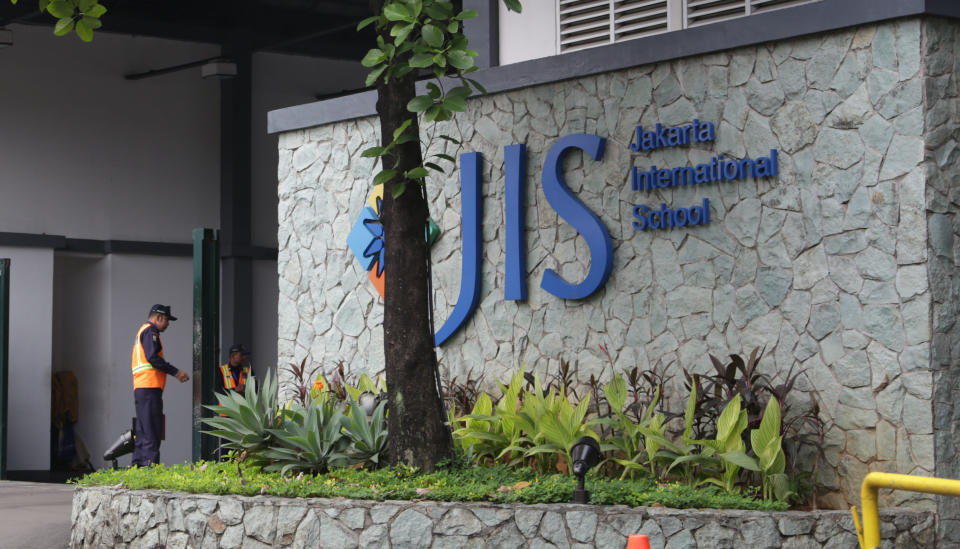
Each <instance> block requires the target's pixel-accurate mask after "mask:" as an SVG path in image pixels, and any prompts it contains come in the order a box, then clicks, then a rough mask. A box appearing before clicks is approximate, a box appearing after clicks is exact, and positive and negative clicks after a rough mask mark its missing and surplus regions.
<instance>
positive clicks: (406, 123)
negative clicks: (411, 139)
mask: <svg viewBox="0 0 960 549" xmlns="http://www.w3.org/2000/svg"><path fill="white" fill-rule="evenodd" d="M412 123H413V120H412V119H410V118H408V119H406V120H404V121H403V123H402V124H400V126H399V127H398V128H397V129H395V130H393V140H394V141H396V140H397V138H398V137H400V136H401V135H403V132H405V131H406V130H407V128H409V127H410V124H412Z"/></svg>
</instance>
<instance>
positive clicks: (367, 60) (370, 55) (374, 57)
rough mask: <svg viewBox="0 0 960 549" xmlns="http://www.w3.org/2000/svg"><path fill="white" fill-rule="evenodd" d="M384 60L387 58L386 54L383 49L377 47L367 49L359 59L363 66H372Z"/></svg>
mask: <svg viewBox="0 0 960 549" xmlns="http://www.w3.org/2000/svg"><path fill="white" fill-rule="evenodd" d="M386 60H387V55H386V54H385V53H384V52H383V50H381V49H378V48H373V49H372V50H370V51H368V52H367V54H366V55H364V56H363V59H361V60H360V64H361V65H363V66H364V67H374V66H376V65H379V64H380V63H383V62H384V61H386Z"/></svg>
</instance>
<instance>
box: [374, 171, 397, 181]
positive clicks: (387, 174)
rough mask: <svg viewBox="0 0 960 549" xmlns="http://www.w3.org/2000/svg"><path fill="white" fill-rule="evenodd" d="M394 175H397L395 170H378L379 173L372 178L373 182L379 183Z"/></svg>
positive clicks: (388, 179)
mask: <svg viewBox="0 0 960 549" xmlns="http://www.w3.org/2000/svg"><path fill="white" fill-rule="evenodd" d="M395 175H397V170H380V173H378V174H377V175H376V176H375V177H374V178H373V184H374V185H380V184H383V183H386V182H387V181H390V179H391V178H392V177H393V176H395Z"/></svg>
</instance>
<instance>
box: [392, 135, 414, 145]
mask: <svg viewBox="0 0 960 549" xmlns="http://www.w3.org/2000/svg"><path fill="white" fill-rule="evenodd" d="M416 140H417V136H416V135H413V134H412V133H405V134H403V135H401V136H400V138H399V139H397V140H396V141H395V143H396V144H397V145H403V144H404V143H409V142H411V141H416Z"/></svg>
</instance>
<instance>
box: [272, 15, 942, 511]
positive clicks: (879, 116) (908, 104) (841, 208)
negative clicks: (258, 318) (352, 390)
mask: <svg viewBox="0 0 960 549" xmlns="http://www.w3.org/2000/svg"><path fill="white" fill-rule="evenodd" d="M955 33H956V24H955V23H947V22H935V23H931V22H927V21H921V20H919V19H907V20H900V21H896V22H889V23H883V24H878V25H874V26H865V27H860V28H853V29H848V30H843V31H838V32H833V33H827V34H823V35H817V36H810V37H804V38H799V39H794V40H788V41H784V42H779V43H771V44H765V45H762V46H759V47H749V48H742V49H737V50H732V51H728V52H719V53H715V54H711V55H706V56H699V57H691V58H685V59H681V60H677V61H673V62H668V63H661V64H657V65H650V66H641V67H636V68H633V69H630V70H626V71H621V72H615V73H608V74H602V75H599V76H591V77H584V78H580V79H576V80H571V81H565V82H560V83H555V84H550V85H543V86H537V87H533V88H527V89H523V90H519V91H512V92H506V93H501V94H495V95H491V96H485V97H479V98H475V99H472V100H471V101H470V102H469V107H468V112H467V113H464V114H463V115H460V116H458V117H457V118H455V119H454V120H453V121H451V122H450V123H446V124H442V125H440V127H439V128H438V132H440V133H447V134H450V135H453V136H455V137H457V138H460V139H462V140H463V142H464V149H463V150H464V151H478V152H481V153H482V154H483V157H484V162H483V181H484V183H483V197H484V199H483V208H484V209H483V267H482V273H483V274H482V279H483V289H482V295H481V303H480V306H479V308H478V311H477V313H476V314H475V315H474V317H473V318H472V320H470V321H469V322H468V324H467V325H466V327H465V329H463V330H461V331H460V332H459V333H458V334H457V335H455V336H454V337H453V338H451V340H450V341H449V342H448V343H447V344H446V345H445V346H444V347H442V348H441V352H440V354H441V364H442V368H444V369H445V370H446V372H447V373H448V375H450V376H451V377H453V376H458V377H460V378H461V379H462V378H463V376H464V375H465V374H466V372H467V371H469V370H473V373H474V375H477V374H478V373H479V372H481V371H482V372H483V374H484V375H485V376H486V380H487V381H488V382H489V383H492V381H493V380H494V379H498V378H499V379H506V378H507V377H508V376H509V375H510V374H512V373H513V372H514V371H516V369H517V368H519V367H520V365H521V364H525V365H526V367H527V369H528V370H531V369H532V370H534V371H536V372H538V373H539V374H540V375H541V376H544V375H549V374H550V373H553V372H556V369H557V366H558V365H559V361H560V359H566V360H569V361H571V362H572V363H573V364H574V365H575V367H576V372H577V376H578V380H579V381H580V382H584V381H586V380H587V379H589V378H590V376H591V375H596V376H600V377H605V376H609V375H610V367H609V365H608V362H607V358H606V356H605V355H604V353H603V352H602V351H601V350H600V345H604V346H605V347H606V349H608V350H609V352H610V354H611V356H612V359H613V361H614V362H615V364H616V368H618V369H628V368H632V367H633V366H635V365H639V366H641V367H642V368H654V367H661V368H663V367H667V366H669V367H670V370H669V372H670V373H672V374H673V375H677V376H678V374H679V371H680V368H684V369H687V370H691V371H696V372H703V371H706V369H707V368H709V360H708V354H714V355H716V356H720V357H723V356H725V355H727V354H730V353H748V352H749V351H750V350H752V349H753V348H756V347H764V348H765V349H766V354H765V358H764V360H763V367H764V369H765V372H766V373H768V374H769V375H771V376H779V377H780V378H782V376H783V375H784V374H785V373H786V372H788V371H790V369H791V368H795V369H802V370H804V371H805V374H804V375H803V376H802V378H801V381H800V383H799V384H798V388H799V389H800V390H801V391H805V392H809V393H815V394H816V396H817V398H818V399H819V401H820V402H821V413H822V417H823V419H824V421H825V422H826V424H827V427H828V430H827V437H826V440H825V443H824V445H823V449H824V451H825V460H824V461H822V462H821V465H820V472H819V479H818V480H819V482H820V483H821V484H822V486H823V487H824V489H825V490H826V491H827V492H828V493H827V494H826V495H825V497H824V498H823V500H822V501H821V504H823V505H827V506H833V507H836V508H843V507H844V506H846V505H849V504H852V503H855V502H856V501H857V500H858V499H859V483H860V481H861V479H862V478H863V476H864V475H865V474H866V473H867V472H868V471H871V470H880V471H888V472H899V473H908V474H923V475H929V474H933V473H934V470H935V468H936V467H935V460H934V435H933V426H934V417H933V408H934V407H933V404H932V395H933V393H934V384H933V381H934V366H933V364H940V365H941V366H937V375H939V376H946V377H945V378H944V379H948V380H949V379H953V378H952V377H950V376H952V375H955V374H952V373H951V372H950V371H949V369H947V368H944V367H943V366H945V365H948V364H949V362H950V360H949V357H950V356H953V355H954V354H955V353H956V351H954V350H953V349H952V346H953V345H956V342H957V341H960V339H958V338H956V337H954V330H955V329H956V328H954V327H953V326H954V324H953V321H954V316H955V315H954V313H953V312H951V311H954V310H955V308H956V304H957V298H956V296H957V289H956V284H955V283H954V282H953V278H952V276H950V275H949V274H948V275H944V273H949V272H951V271H950V269H952V265H953V258H954V257H955V248H956V244H955V243H956V242H960V241H957V240H949V239H950V238H952V234H953V233H952V232H951V231H952V230H953V229H952V225H951V223H953V221H952V220H953V217H952V213H951V214H949V215H947V214H948V213H949V212H952V208H953V203H952V202H951V199H952V194H951V192H950V191H951V189H952V181H953V179H955V176H954V175H952V174H950V176H949V177H946V176H943V175H941V173H940V170H942V169H943V170H944V171H945V172H947V171H949V170H948V169H949V168H953V167H954V164H955V159H956V153H955V151H956V149H955V144H954V143H955V140H954V137H953V134H955V132H956V128H957V124H956V112H955V110H956V105H955V100H954V98H955V96H956V94H955V93H954V91H953V90H954V88H955V86H956V79H955V78H956V68H955V66H954V65H953V64H951V60H952V59H953V57H951V56H952V55H953V48H954V47H955V46H954V44H955V40H954V38H953V36H954V35H955ZM925 36H926V38H925ZM925 84H926V88H927V90H926V91H927V98H928V99H927V100H926V103H925V99H924V89H925ZM936 90H942V93H941V95H939V96H938V95H932V94H931V92H932V91H936ZM694 118H698V119H700V120H702V121H710V122H713V123H715V124H716V127H717V139H716V141H715V142H713V143H706V144H698V145H692V146H689V147H680V148H669V149H662V150H658V151H653V152H648V153H641V154H635V153H631V151H630V150H629V148H628V145H629V143H630V142H631V140H632V137H633V130H634V127H635V126H636V125H638V124H642V125H644V126H645V127H648V128H649V127H651V126H653V125H655V124H657V123H662V124H663V125H664V126H673V125H679V124H684V123H689V122H690V121H691V120H692V119H694ZM577 132H585V133H591V134H596V135H600V136H603V137H606V138H607V139H608V141H607V145H606V149H605V152H604V158H603V161H602V162H595V161H593V160H591V159H590V158H589V157H587V156H586V155H584V154H580V153H570V154H568V155H567V157H566V158H565V162H564V174H565V177H566V183H567V185H568V186H569V187H570V188H571V189H572V190H573V191H574V192H575V193H576V194H577V196H578V197H579V198H580V200H582V201H583V202H584V203H585V204H586V205H587V206H588V207H590V208H591V209H592V210H593V211H594V212H597V213H598V215H599V216H600V218H601V219H602V220H603V222H604V224H605V225H606V227H607V228H608V230H609V231H610V234H611V236H612V239H613V246H614V250H615V252H614V254H615V255H614V268H613V274H612V276H611V277H610V280H609V282H608V283H607V285H606V287H605V289H604V290H603V291H601V292H598V293H597V294H595V295H593V296H591V297H590V298H588V299H584V300H580V301H563V300H560V299H557V298H555V297H553V296H552V295H549V294H547V293H545V292H544V291H543V290H541V289H540V287H539V282H540V279H541V277H542V275H543V273H544V271H545V270H546V269H554V270H556V271H557V272H559V273H560V274H561V275H562V276H563V277H564V278H566V279H567V280H568V281H571V282H578V281H579V280H581V279H582V278H583V276H584V275H585V273H586V272H587V269H588V267H589V260H590V259H589V258H590V254H589V251H588V250H587V247H586V245H585V242H584V240H583V239H582V238H580V237H579V236H578V235H577V234H576V232H575V231H574V230H573V229H572V228H571V227H570V225H568V224H566V223H564V222H562V221H561V220H560V219H559V218H558V216H557V214H556V213H555V212H554V211H553V210H552V209H551V208H550V207H549V206H548V205H547V203H546V200H545V198H544V195H543V192H542V190H541V187H540V170H541V169H542V165H543V159H544V156H545V155H546V152H547V150H548V149H549V147H550V146H551V145H552V144H553V143H554V142H555V141H556V139H557V138H558V137H559V136H563V135H567V134H570V133H577ZM377 141H378V130H377V126H376V125H375V124H374V123H373V120H372V119H361V120H348V121H343V122H339V123H335V124H331V125H327V126H323V127H316V128H312V129H309V130H303V131H295V132H289V133H286V134H283V135H281V137H280V163H279V169H278V178H279V189H278V192H279V198H280V202H279V219H280V228H279V246H280V251H279V259H278V263H279V265H278V268H279V275H280V276H279V279H280V280H279V283H280V304H279V315H280V323H279V328H280V333H279V338H280V341H279V364H280V365H281V366H283V365H286V364H290V363H296V364H299V363H300V361H301V360H302V359H303V358H304V357H307V356H309V358H310V360H309V361H308V362H309V363H312V364H313V368H314V371H316V369H317V368H322V369H323V370H324V371H326V372H329V371H331V370H332V369H333V368H334V367H335V365H336V364H337V363H338V362H340V361H343V362H344V363H345V364H346V365H347V366H348V367H349V368H350V369H351V370H352V371H354V372H357V371H366V372H368V373H370V374H375V373H377V372H379V371H381V370H382V364H383V342H382V330H381V328H380V325H381V322H382V318H383V306H382V302H381V299H380V297H379V295H378V294H377V293H376V291H375V290H374V288H373V285H372V284H370V283H369V282H368V281H367V273H366V271H364V270H363V269H362V268H361V266H360V264H359V263H358V261H357V260H356V259H355V258H354V257H353V254H352V253H351V252H350V251H349V249H348V248H347V246H346V237H347V234H348V233H349V232H350V229H351V227H352V225H353V223H354V220H355V219H356V218H357V216H358V215H359V213H360V211H361V209H362V208H363V207H364V205H365V203H366V201H367V197H368V195H369V194H370V191H371V186H370V181H371V178H372V173H373V171H374V164H373V162H372V161H370V160H368V159H361V158H359V152H360V151H361V150H362V149H363V148H365V147H367V146H370V145H372V144H375V143H377ZM436 141H437V142H439V141H440V140H436ZM514 143H525V144H526V146H527V151H528V155H527V166H528V168H527V172H528V173H527V178H526V192H527V194H526V204H527V208H526V229H527V233H526V245H527V271H528V272H529V299H528V300H527V301H525V302H516V301H505V300H504V299H503V286H504V275H503V271H504V253H503V250H504V247H505V244H504V232H505V229H504V226H505V221H504V214H503V211H504V206H503V204H504V197H503V187H504V183H503V147H504V146H505V145H510V144H514ZM770 149H778V150H779V159H780V175H779V176H778V177H776V178H767V179H759V180H754V179H746V180H741V181H736V182H726V183H711V184H705V185H699V186H696V187H692V188H677V189H675V190H671V189H666V190H662V192H654V193H650V194H647V193H643V192H638V191H633V190H631V188H630V182H629V179H628V170H629V167H630V166H632V165H636V166H638V167H640V169H646V168H648V167H649V166H651V165H656V166H660V167H679V166H688V165H695V164H698V163H702V162H708V161H709V159H710V158H712V157H714V156H715V155H717V154H723V155H725V156H726V157H728V158H743V157H751V158H757V157H760V156H765V155H767V154H768V153H769V151H770ZM431 152H433V150H431ZM448 152H449V151H448ZM953 172H954V173H955V170H953ZM428 193H429V197H430V201H431V205H430V207H431V213H432V216H433V218H434V219H435V220H436V221H437V223H438V224H439V225H440V227H441V230H442V236H441V238H440V240H439V241H438V242H437V243H436V245H435V246H434V248H433V260H434V279H435V287H436V292H435V294H436V295H435V302H436V311H437V323H438V326H439V323H441V322H443V321H444V320H445V319H446V317H447V315H448V314H449V312H450V311H451V310H452V309H453V305H454V303H455V301H456V299H457V295H458V291H459V279H460V253H459V225H460V213H459V202H460V199H459V183H458V181H457V179H456V177H455V176H453V175H451V176H450V177H448V178H446V179H443V178H439V177H436V176H431V178H430V180H429V181H428ZM704 197H706V198H708V199H709V201H710V204H711V223H710V224H709V225H706V226H699V227H690V228H684V229H672V230H660V231H637V230H635V229H634V228H633V226H632V222H633V221H634V217H633V215H632V210H633V207H634V206H635V205H636V204H646V205H648V206H651V207H654V208H657V207H659V205H660V204H661V203H665V204H667V205H668V206H671V207H681V206H689V205H691V204H694V203H699V201H700V200H701V199H702V198H704ZM928 212H929V213H928ZM928 224H929V227H930V232H929V233H928ZM928 234H929V236H928ZM387 276H389V266H387ZM944 276H945V277H944ZM931 280H933V281H934V283H933V284H931V282H930V281H931ZM934 327H935V328H936V330H937V333H938V336H937V337H938V338H939V339H936V340H935V341H937V342H938V345H939V348H938V349H934V350H933V352H934V358H935V360H934V361H933V362H932V359H931V341H932V331H933V328H934ZM944 353H946V354H944ZM281 372H283V370H282V369H281ZM282 375H287V373H286V372H283V374H282ZM678 377H679V376H678ZM282 381H284V382H285V383H287V384H288V385H287V386H286V389H285V391H289V390H290V386H289V380H288V379H286V378H282ZM955 386H956V383H952V382H951V383H949V384H947V385H944V386H943V388H942V391H946V393H944V394H943V399H944V404H943V406H942V407H941V408H938V418H941V419H942V420H943V421H944V422H948V421H950V420H949V419H948V417H949V418H952V417H953V416H952V412H950V410H952V405H951V404H950V402H952V400H953V399H954V397H953V395H952V394H951V393H950V392H951V391H954V390H955V389H954V387H955ZM938 391H939V390H938ZM938 394H940V393H939V392H938ZM685 396H686V395H685V394H683V391H682V389H681V388H680V387H679V383H677V384H675V385H674V386H673V390H672V391H671V394H670V395H668V397H669V398H672V399H674V400H682V399H683V398H685ZM798 397H802V395H798ZM805 402H806V399H805V398H798V399H797V401H796V402H794V403H793V404H794V405H795V406H802V405H804V403H805ZM677 408H678V409H679V407H677ZM940 410H943V412H944V413H945V414H947V415H946V416H944V415H943V414H942V413H941V411H940ZM945 440H946V439H945ZM956 440H957V439H956V437H953V436H952V433H951V435H950V437H949V441H952V442H950V443H951V444H952V443H954V442H955V441H956ZM944 444H947V442H944ZM951 455H955V453H954V454H951ZM950 467H953V465H950ZM884 498H885V499H884V502H885V503H897V504H900V503H907V504H908V505H910V506H913V507H915V508H924V509H930V508H933V505H934V503H933V502H934V500H933V499H932V498H931V497H930V496H926V495H921V494H912V493H908V492H898V493H893V494H891V495H885V496H884Z"/></svg>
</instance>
